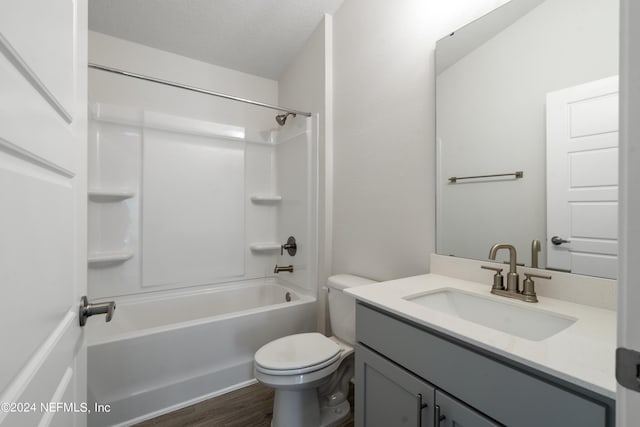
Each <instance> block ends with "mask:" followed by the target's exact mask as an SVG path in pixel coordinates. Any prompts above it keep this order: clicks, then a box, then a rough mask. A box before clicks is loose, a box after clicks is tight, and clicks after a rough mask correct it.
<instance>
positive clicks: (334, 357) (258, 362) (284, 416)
mask: <svg viewBox="0 0 640 427" xmlns="http://www.w3.org/2000/svg"><path fill="white" fill-rule="evenodd" d="M370 283H373V281H372V280H369V279H365V278H362V277H357V276H352V275H349V274H339V275H336V276H331V277H329V279H328V281H327V287H328V288H329V318H330V321H331V329H333V333H334V334H335V336H332V337H329V338H327V337H325V336H324V335H322V334H319V333H317V332H312V333H306V334H296V335H289V336H286V337H283V338H279V339H277V340H274V341H271V342H270V343H268V344H265V345H264V346H262V347H261V348H260V349H259V350H258V351H257V352H256V354H255V356H254V373H255V377H256V379H257V380H258V381H260V382H261V383H263V384H265V385H267V386H269V387H272V388H274V389H275V391H276V392H275V401H274V404H273V421H272V422H271V425H272V426H273V427H297V426H304V427H316V426H318V427H327V426H333V425H336V424H337V423H338V422H340V421H341V420H342V419H343V418H345V417H346V416H348V415H349V411H350V406H349V402H348V401H347V393H348V391H349V381H350V380H351V378H353V345H354V343H355V327H356V321H355V320H356V319H355V316H356V307H355V298H354V297H352V296H351V295H348V294H346V293H344V292H342V291H343V289H345V288H349V287H353V286H361V285H367V284H370Z"/></svg>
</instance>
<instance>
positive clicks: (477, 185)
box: [436, 0, 619, 278]
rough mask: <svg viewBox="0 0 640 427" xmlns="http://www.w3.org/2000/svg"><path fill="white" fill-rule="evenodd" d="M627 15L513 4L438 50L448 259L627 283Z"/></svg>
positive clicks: (605, 1)
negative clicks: (507, 262)
mask: <svg viewBox="0 0 640 427" xmlns="http://www.w3.org/2000/svg"><path fill="white" fill-rule="evenodd" d="M618 3H619V2H618V0H546V1H545V0H511V1H510V2H508V3H505V4H504V5H503V6H501V7H499V8H498V9H496V10H494V11H493V12H491V13H489V14H488V15H485V16H484V17H482V18H480V19H478V20H476V21H474V22H472V23H470V24H469V25H467V26H465V27H463V28H461V29H459V30H456V31H455V32H453V33H452V34H451V35H450V36H448V37H445V38H444V39H442V40H440V41H439V42H438V44H437V48H436V107H437V108H436V111H437V113H436V117H437V118H436V125H437V126H436V127H437V150H438V153H437V159H438V165H437V169H438V172H437V177H438V183H437V186H438V189H437V198H438V199H437V252H438V253H439V254H442V255H454V256H459V257H464V258H473V259H482V260H485V259H487V257H488V253H489V248H490V247H491V245H492V244H494V243H497V242H501V243H511V244H513V245H514V246H515V247H516V248H517V253H518V263H520V264H524V265H527V266H531V265H532V264H535V263H536V260H537V263H538V266H539V267H540V268H550V269H557V270H564V271H570V272H573V273H578V274H586V275H594V276H601V277H609V278H615V275H616V269H617V267H616V265H617V240H616V239H617V122H618V120H617V114H618V111H617V105H618V102H617V77H616V76H617V74H618V43H619V30H618V28H619V24H618V20H619V15H618V13H619V4H618ZM492 175H499V176H492ZM451 178H456V179H451ZM554 237H555V238H554ZM534 240H538V241H539V242H540V243H541V244H540V251H538V250H537V249H536V248H535V244H532V242H533V241H534ZM552 240H553V241H552ZM532 249H533V250H532Z"/></svg>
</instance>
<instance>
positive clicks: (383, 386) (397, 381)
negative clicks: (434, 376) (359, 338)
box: [354, 345, 435, 427]
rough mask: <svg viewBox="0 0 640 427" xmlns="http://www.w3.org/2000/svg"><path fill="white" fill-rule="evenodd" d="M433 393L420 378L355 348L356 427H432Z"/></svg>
mask: <svg viewBox="0 0 640 427" xmlns="http://www.w3.org/2000/svg"><path fill="white" fill-rule="evenodd" d="M434 392H435V390H434V388H433V387H431V386H430V385H428V384H427V383H425V382H424V381H422V380H421V379H419V378H418V377H415V376H414V375H412V374H410V373H409V372H407V371H405V370H404V369H402V368H401V367H399V366H398V365H395V364H394V363H392V362H390V361H388V360H387V359H385V358H383V357H381V356H379V355H377V354H376V353H374V352H372V351H370V350H368V349H366V348H364V347H362V346H360V345H356V393H355V397H356V402H355V405H354V406H355V424H356V426H359V427H364V426H367V427H377V426H380V427H389V426H394V427H404V426H410V427H416V426H417V427H433V419H434V418H433V416H434V404H433V399H434Z"/></svg>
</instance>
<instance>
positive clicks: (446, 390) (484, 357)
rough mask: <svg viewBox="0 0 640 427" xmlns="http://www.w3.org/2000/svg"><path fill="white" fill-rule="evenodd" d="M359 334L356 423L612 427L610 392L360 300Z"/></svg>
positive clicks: (370, 426)
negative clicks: (594, 389) (437, 419)
mask: <svg viewBox="0 0 640 427" xmlns="http://www.w3.org/2000/svg"><path fill="white" fill-rule="evenodd" d="M356 338H357V345H356V394H355V398H356V402H355V419H356V426H360V427H365V426H366V427H375V426H405V425H406V426H422V427H431V426H434V427H449V426H454V425H464V426H473V427H475V426H478V427H485V426H487V427H489V426H500V425H506V426H509V427H539V426H545V427H561V426H562V427H571V426H580V427H614V425H615V422H614V413H615V411H614V402H613V400H612V399H610V398H608V397H606V396H601V395H599V394H597V393H595V392H592V391H590V390H587V389H583V388H581V387H578V386H576V385H574V384H569V383H567V382H566V381H564V380H561V379H558V378H556V377H553V376H551V375H549V374H546V373H543V372H540V371H537V370H534V369H532V368H530V367H527V366H522V365H520V364H517V363H516V362H514V361H511V360H509V359H507V358H504V357H501V356H498V355H495V354H493V353H490V352H489V351H487V350H484V349H480V348H478V347H475V346H472V345H471V344H468V343H465V342H462V341H459V340H456V339H455V338H452V337H450V336H448V335H446V334H443V333H441V332H438V331H435V330H432V329H430V328H427V327H425V326H422V325H418V324H415V323H412V322H410V321H408V320H406V319H404V318H402V317H399V316H396V315H394V314H391V313H388V312H386V311H384V310H381V309H379V308H375V307H373V306H369V305H367V304H364V303H361V302H359V303H358V305H357V311H356ZM578 362H579V361H576V363H578ZM438 412H439V414H440V416H441V420H440V422H439V423H436V422H435V417H436V415H437V413H438Z"/></svg>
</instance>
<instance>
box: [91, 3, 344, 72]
mask: <svg viewBox="0 0 640 427" xmlns="http://www.w3.org/2000/svg"><path fill="white" fill-rule="evenodd" d="M342 1H343V0H89V29H90V30H92V31H97V32H100V33H105V34H109V35H111V36H114V37H119V38H122V39H125V40H129V41H132V42H136V43H140V44H143V45H146V46H151V47H154V48H157V49H162V50H166V51H169V52H173V53H177V54H180V55H183V56H187V57H190V58H194V59H198V60H200V61H205V62H208V63H211V64H215V65H219V66H222V67H226V68H231V69H234V70H238V71H243V72H246V73H251V74H255V75H258V76H262V77H266V78H270V79H278V77H280V75H281V74H282V72H283V70H284V69H285V68H286V67H287V65H288V64H289V63H290V62H291V61H292V60H293V58H294V57H295V56H296V54H297V53H298V52H299V51H300V49H301V48H302V46H303V45H304V43H305V41H306V40H307V38H308V37H309V36H310V35H311V33H312V32H313V30H314V29H315V28H316V26H317V25H318V24H319V23H320V21H321V20H322V16H323V14H324V13H329V14H333V13H334V12H335V11H336V10H337V9H338V7H339V6H340V4H342Z"/></svg>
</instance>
